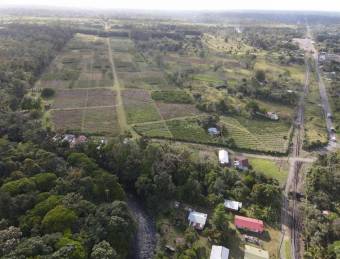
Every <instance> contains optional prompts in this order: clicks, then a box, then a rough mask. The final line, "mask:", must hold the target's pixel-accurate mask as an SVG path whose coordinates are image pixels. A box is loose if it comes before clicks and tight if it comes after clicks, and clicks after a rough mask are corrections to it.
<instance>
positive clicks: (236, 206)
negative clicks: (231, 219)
mask: <svg viewBox="0 0 340 259" xmlns="http://www.w3.org/2000/svg"><path fill="white" fill-rule="evenodd" d="M224 207H225V208H227V209H228V210H233V211H239V210H240V209H241V208H242V202H238V201H232V200H224Z"/></svg>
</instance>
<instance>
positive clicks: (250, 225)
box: [234, 215, 264, 233]
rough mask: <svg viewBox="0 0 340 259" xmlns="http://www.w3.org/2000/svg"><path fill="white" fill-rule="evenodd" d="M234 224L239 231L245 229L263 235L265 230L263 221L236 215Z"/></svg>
mask: <svg viewBox="0 0 340 259" xmlns="http://www.w3.org/2000/svg"><path fill="white" fill-rule="evenodd" d="M234 224H235V226H236V227H237V228H239V229H244V230H248V231H251V232H255V233H262V232H263V230H264V224H263V221H262V220H258V219H253V218H247V217H243V216H238V215H236V216H235V220H234Z"/></svg>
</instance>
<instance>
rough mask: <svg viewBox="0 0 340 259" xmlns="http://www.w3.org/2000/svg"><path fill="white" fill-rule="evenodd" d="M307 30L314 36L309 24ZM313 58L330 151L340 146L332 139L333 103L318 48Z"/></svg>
mask: <svg viewBox="0 0 340 259" xmlns="http://www.w3.org/2000/svg"><path fill="white" fill-rule="evenodd" d="M307 31H308V35H309V36H310V37H312V32H311V30H310V27H309V26H308V25H307ZM313 58H314V61H315V69H316V75H317V79H318V83H319V91H320V99H321V105H322V108H323V112H324V116H325V121H326V127H327V132H328V136H329V142H328V146H327V147H326V149H327V150H328V151H332V150H334V149H336V148H339V145H337V143H336V142H334V141H332V138H336V134H335V133H334V132H332V130H331V129H332V128H333V127H334V125H333V121H332V118H331V117H330V116H328V115H329V114H330V115H332V114H333V113H332V109H331V105H330V103H329V100H328V95H327V89H326V86H325V82H324V80H323V78H322V74H321V71H320V65H319V52H318V50H317V49H316V48H315V53H314V55H313Z"/></svg>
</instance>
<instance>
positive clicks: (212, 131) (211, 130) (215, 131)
mask: <svg viewBox="0 0 340 259" xmlns="http://www.w3.org/2000/svg"><path fill="white" fill-rule="evenodd" d="M208 133H209V135H211V136H217V135H219V134H220V131H219V129H218V128H215V127H212V128H209V129H208Z"/></svg>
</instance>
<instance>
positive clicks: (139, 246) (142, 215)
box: [128, 197, 157, 259]
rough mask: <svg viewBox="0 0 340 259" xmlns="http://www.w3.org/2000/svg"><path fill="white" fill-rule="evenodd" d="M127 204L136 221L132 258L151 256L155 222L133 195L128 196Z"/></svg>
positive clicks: (153, 246) (153, 244) (155, 242)
mask: <svg viewBox="0 0 340 259" xmlns="http://www.w3.org/2000/svg"><path fill="white" fill-rule="evenodd" d="M128 206H129V208H130V210H131V211H132V214H133V216H134V218H135V220H136V223H137V234H136V236H135V240H134V252H133V255H132V258H133V259H149V258H153V256H154V252H155V248H156V244H157V238H156V233H157V232H156V224H155V221H154V219H153V218H152V217H151V216H150V215H148V214H147V213H146V212H145V210H144V209H143V207H142V206H141V205H140V202H139V201H137V200H136V199H135V198H133V197H129V199H128Z"/></svg>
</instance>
